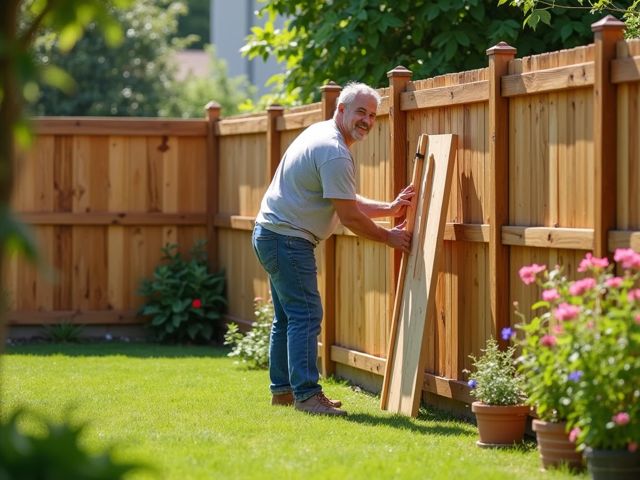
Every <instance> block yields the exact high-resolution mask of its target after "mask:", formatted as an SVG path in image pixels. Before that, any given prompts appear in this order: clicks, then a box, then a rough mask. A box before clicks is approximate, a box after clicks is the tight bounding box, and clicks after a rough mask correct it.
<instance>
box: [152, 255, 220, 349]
mask: <svg viewBox="0 0 640 480" xmlns="http://www.w3.org/2000/svg"><path fill="white" fill-rule="evenodd" d="M162 252H163V254H164V255H163V257H162V260H163V262H164V263H163V264H162V265H159V266H158V267H156V269H155V271H154V272H153V278H152V279H145V280H143V281H142V286H141V287H140V294H141V295H143V296H144V297H146V302H145V304H144V305H143V306H142V307H141V308H140V314H141V315H147V316H149V317H150V318H151V323H150V327H151V329H152V331H153V332H154V334H155V337H156V339H157V340H160V341H165V340H172V341H178V342H183V341H210V340H212V339H214V338H215V337H216V335H219V333H218V331H219V330H220V327H219V322H220V318H221V317H222V312H223V309H224V307H225V305H226V303H227V302H226V300H225V298H224V296H223V294H224V273H223V272H219V273H210V272H209V268H208V266H207V261H206V252H205V249H204V243H203V242H198V243H196V244H195V245H194V247H193V248H192V249H191V251H190V257H191V258H190V260H186V259H184V258H182V256H181V255H180V253H179V252H178V246H177V245H175V244H173V245H169V244H167V245H166V246H165V247H164V248H163V249H162Z"/></svg>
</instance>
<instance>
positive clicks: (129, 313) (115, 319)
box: [6, 309, 144, 325]
mask: <svg viewBox="0 0 640 480" xmlns="http://www.w3.org/2000/svg"><path fill="white" fill-rule="evenodd" d="M6 319H7V321H8V322H9V325H57V324H60V323H73V324H76V325H83V324H86V325H130V324H141V323H144V319H142V318H141V317H138V316H136V310H87V309H77V310H58V311H55V312H43V311H38V310H36V311H20V312H8V313H7V314H6Z"/></svg>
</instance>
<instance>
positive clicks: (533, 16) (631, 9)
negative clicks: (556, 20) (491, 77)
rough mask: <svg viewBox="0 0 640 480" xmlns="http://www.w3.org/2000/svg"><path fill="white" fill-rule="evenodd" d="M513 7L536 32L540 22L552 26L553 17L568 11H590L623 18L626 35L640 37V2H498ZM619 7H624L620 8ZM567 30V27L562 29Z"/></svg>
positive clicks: (540, 0) (538, 0)
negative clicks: (522, 14) (521, 13)
mask: <svg viewBox="0 0 640 480" xmlns="http://www.w3.org/2000/svg"><path fill="white" fill-rule="evenodd" d="M505 4H508V5H511V6H514V7H518V8H520V9H522V12H523V13H524V22H523V23H524V25H525V26H528V27H531V28H532V29H533V30H535V29H536V28H537V27H538V25H539V24H540V22H542V23H545V24H547V25H551V15H552V14H554V15H557V14H558V13H560V12H565V11H566V10H567V9H578V10H582V11H588V12H590V13H592V14H596V13H597V14H606V13H609V14H613V15H615V16H616V17H622V19H623V20H624V22H625V23H626V25H627V30H626V32H625V35H626V37H627V38H633V37H637V36H638V35H640V28H639V27H640V0H631V1H626V2H625V1H621V2H616V3H614V2H613V1H611V0H573V1H571V0H564V1H562V2H556V1H553V0H551V1H549V0H498V5H505ZM618 5H624V7H620V6H618ZM562 28H566V27H564V26H563V27H562Z"/></svg>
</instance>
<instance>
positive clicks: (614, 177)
mask: <svg viewBox="0 0 640 480" xmlns="http://www.w3.org/2000/svg"><path fill="white" fill-rule="evenodd" d="M487 53H488V65H489V66H488V67H487V68H482V69H478V70H472V71H468V72H461V73H455V74H448V75H443V76H439V77H434V78H430V79H422V80H412V75H411V72H410V71H409V70H407V69H406V68H404V67H396V68H395V69H393V70H391V71H390V72H389V74H388V76H389V86H388V87H386V88H381V89H379V93H380V95H381V97H382V103H381V105H380V108H379V110H378V120H377V123H376V125H375V126H374V128H373V129H372V131H371V132H370V134H369V136H368V137H367V138H366V139H365V140H364V141H362V142H359V143H358V144H356V145H355V146H354V149H353V156H354V159H355V163H356V166H357V167H356V168H357V179H358V190H359V193H361V194H362V195H364V196H367V197H371V198H377V199H382V200H391V199H392V198H393V197H394V196H395V195H396V194H397V193H398V192H399V191H400V189H401V188H402V187H404V186H405V185H406V184H407V183H408V182H409V181H410V179H411V174H412V169H413V165H412V164H411V163H410V162H409V161H407V159H408V158H409V157H410V153H411V152H413V151H415V147H416V142H417V139H418V137H419V135H420V134H422V133H427V134H440V133H455V134H457V135H458V138H459V145H458V151H457V163H456V166H455V172H454V181H453V186H452V189H451V195H450V198H449V203H448V209H447V215H446V217H447V218H446V222H447V223H446V227H445V232H444V239H445V243H444V247H443V251H442V252H441V255H440V259H441V265H440V269H439V271H440V273H439V275H438V287H437V292H436V314H435V317H434V318H433V319H430V321H429V322H428V331H427V337H426V344H425V348H426V350H427V352H428V354H427V357H428V359H427V368H426V371H425V377H424V383H423V391H424V393H425V394H434V395H438V396H442V397H447V398H452V399H455V400H459V401H463V402H467V403H469V402H471V400H472V398H471V397H470V395H469V391H468V388H467V386H466V383H465V382H464V373H463V370H464V369H467V368H470V367H471V364H470V360H469V355H470V354H476V355H477V354H478V353H479V352H480V349H481V348H483V347H484V344H485V341H486V339H487V338H489V337H491V336H493V337H496V336H497V333H498V332H499V331H500V329H501V328H502V327H504V326H507V325H511V324H513V323H514V322H516V321H517V319H516V318H515V316H514V314H513V313H512V311H511V308H512V307H511V305H512V303H513V302H514V301H517V302H519V304H521V305H530V304H532V303H533V302H534V301H535V300H536V298H537V296H538V295H539V292H537V291H535V289H534V288H529V287H525V286H524V285H522V283H521V282H520V279H519V277H518V270H519V268H520V267H521V266H522V265H525V264H530V263H533V262H535V263H539V264H541V263H543V264H547V265H556V264H560V265H564V266H565V268H566V271H567V273H570V272H572V271H575V267H576V266H577V265H578V264H579V262H580V259H581V258H582V257H583V256H584V254H585V253H586V252H587V251H590V252H593V253H594V254H595V255H607V254H609V255H610V254H611V253H612V252H613V251H614V250H615V249H616V248H628V247H631V248H634V249H636V250H639V251H640V200H639V198H638V196H637V193H636V190H637V183H638V178H640V148H638V146H637V132H638V131H639V126H640V109H639V108H638V104H639V103H640V74H639V73H638V72H640V41H638V40H627V41H625V40H623V39H622V27H621V25H620V24H619V23H616V22H610V21H606V22H600V23H599V24H595V25H594V43H593V44H590V45H587V46H584V47H578V48H575V49H571V50H562V51H559V52H551V53H547V54H542V55H534V56H530V57H525V58H519V59H517V58H515V53H516V52H515V51H514V49H512V48H511V47H509V46H508V45H505V44H499V45H497V46H495V47H493V48H491V49H489V50H488V52H487ZM339 92H340V87H339V86H337V85H334V84H329V85H326V86H324V87H322V101H321V102H318V103H315V104H311V105H305V106H302V107H296V108H292V109H285V108H283V107H280V106H277V105H274V106H272V107H270V108H269V109H268V110H267V111H266V112H262V113H259V114H254V115H245V116H237V117H231V118H221V117H220V108H219V106H217V105H215V104H210V105H209V106H208V109H207V116H206V118H205V119H202V120H164V119H154V120H146V119H118V118H109V119H89V118H87V119H85V118H82V119H75V118H74V119H69V118H39V119H35V121H34V125H35V130H36V132H37V133H38V139H37V142H36V146H35V148H34V149H33V150H32V151H31V152H29V153H28V154H27V156H26V158H24V159H22V160H21V161H20V162H19V164H20V169H21V170H22V171H21V172H20V173H21V174H20V177H19V180H18V184H17V188H16V192H15V195H14V200H13V207H14V209H15V210H16V211H18V212H19V213H20V215H21V217H22V219H23V220H24V221H25V222H26V223H28V224H30V225H32V227H33V228H34V230H35V233H36V235H37V238H38V241H39V244H40V249H41V251H42V253H43V257H44V258H45V261H46V262H47V264H48V265H49V266H50V268H49V269H48V271H47V272H43V271H38V270H36V269H35V267H32V266H30V265H28V264H27V263H25V262H24V261H23V260H20V259H12V260H10V261H9V262H8V265H7V268H6V271H4V272H2V273H3V285H5V288H6V290H7V291H8V294H9V305H10V313H9V321H10V322H11V323H12V324H13V325H39V324H55V323H61V322H63V321H71V322H74V323H82V324H96V325H98V324H112V325H118V324H136V323H140V322H141V321H142V319H140V318H139V317H137V316H136V311H137V309H138V307H139V306H140V304H141V302H142V299H141V298H140V297H139V296H137V294H136V293H135V292H136V290H137V287H138V285H139V282H140V280H141V279H142V278H144V277H147V276H149V275H150V274H151V272H152V271H153V268H154V267H155V266H156V265H157V264H158V262H159V261H160V258H161V254H160V248H161V247H162V246H163V245H165V244H166V243H178V244H179V245H180V247H181V249H183V250H185V251H186V250H187V249H188V248H189V247H190V246H191V245H192V244H193V243H194V242H195V241H196V240H198V239H207V240H208V245H209V247H208V248H209V253H210V262H211V266H212V268H215V269H220V268H223V269H224V271H225V273H226V281H227V295H228V300H229V305H228V311H227V314H226V318H227V320H228V321H235V322H238V323H241V324H243V325H244V326H246V327H249V326H250V324H251V322H252V321H253V299H254V297H256V296H260V297H263V298H267V297H268V292H269V289H268V285H267V279H266V277H265V274H264V272H263V271H262V269H261V267H260V266H259V264H258V262H257V260H256V259H255V257H254V255H253V251H252V248H251V244H250V236H251V230H252V229H253V225H254V222H255V217H256V215H257V212H258V209H259V205H260V200H261V198H262V195H263V194H264V192H265V190H266V188H267V187H268V185H269V182H270V180H271V178H272V176H273V174H274V172H275V169H276V168H277V166H278V163H279V161H280V158H281V157H282V155H283V153H284V152H285V150H286V148H287V147H288V145H289V144H290V143H291V142H292V141H293V139H294V138H295V137H296V136H297V135H298V134H299V133H300V132H301V131H302V130H303V129H304V128H306V127H307V126H309V125H311V124H312V123H315V122H318V121H321V120H324V119H328V118H331V116H332V114H333V109H334V107H335V101H336V98H337V96H338V94H339ZM378 223H379V224H380V225H382V226H384V227H387V228H389V227H391V226H392V219H380V220H379V222H378ZM316 257H317V264H318V277H319V288H320V292H321V295H322V298H323V306H324V311H325V318H324V320H323V326H322V333H321V336H320V338H319V345H320V349H319V350H320V362H321V365H322V370H323V373H324V374H326V375H329V374H333V373H336V374H339V375H341V376H344V377H347V378H350V379H353V380H354V381H359V382H364V383H367V382H368V384H372V385H373V386H374V387H375V386H376V385H378V386H379V385H381V375H382V372H384V366H385V362H386V360H385V356H386V352H387V348H388V334H389V329H390V323H389V322H390V318H391V313H392V308H393V296H394V293H395V282H396V280H397V272H398V268H399V262H400V256H399V255H398V254H397V253H394V252H392V251H390V250H389V249H388V248H386V247H385V246H383V245H381V244H377V243H375V242H372V241H369V240H366V239H362V238H359V237H357V236H355V235H354V234H353V233H352V232H350V231H349V230H348V229H346V228H344V227H339V228H338V230H337V231H336V232H335V234H334V235H333V236H332V237H330V238H329V239H328V240H327V241H324V242H321V244H320V245H319V246H318V248H317V250H316Z"/></svg>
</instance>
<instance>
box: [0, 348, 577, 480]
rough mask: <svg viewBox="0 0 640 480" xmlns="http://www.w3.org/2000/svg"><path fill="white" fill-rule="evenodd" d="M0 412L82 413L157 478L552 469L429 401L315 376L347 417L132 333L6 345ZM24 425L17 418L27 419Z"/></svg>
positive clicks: (260, 374) (98, 443)
mask: <svg viewBox="0 0 640 480" xmlns="http://www.w3.org/2000/svg"><path fill="white" fill-rule="evenodd" d="M1 362H2V363H1V365H0V367H1V369H2V371H1V375H2V376H1V381H2V383H1V388H2V391H1V401H2V412H1V414H2V416H3V417H6V416H7V415H8V413H9V412H10V411H12V410H13V409H15V408H16V407H18V406H19V405H26V406H29V407H31V408H32V409H34V410H36V411H38V412H41V413H45V414H46V415H48V416H49V417H50V418H53V419H57V420H60V419H62V418H63V414H62V412H63V411H64V410H65V409H66V408H67V407H68V406H70V405H73V406H75V410H74V414H73V418H74V419H76V420H87V421H89V427H88V428H87V430H86V432H85V437H84V438H83V441H84V442H86V445H87V446H88V448H90V449H92V450H101V449H103V448H105V447H107V446H109V445H113V444H115V445H116V450H115V453H116V456H117V458H118V459H121V460H142V461H144V462H148V463H150V464H152V465H154V466H155V467H156V468H157V471H158V472H159V474H155V475H154V474H151V473H150V472H138V473H136V474H134V475H132V478H166V479H191V478H194V479H199V478H201V479H211V478H216V479H217V478H220V479H245V478H251V479H263V478H277V479H289V478H292V479H293V478H300V479H305V480H306V479H336V480H337V479H366V480H372V479H392V478H398V479H412V478H415V479H460V480H462V479H465V480H466V479H482V480H487V479H510V480H511V479H536V478H539V479H562V478H574V479H575V478H586V475H584V474H583V475H582V476H580V475H572V474H570V473H567V472H559V471H553V472H541V471H540V462H539V459H538V454H537V452H536V450H535V445H534V444H532V443H528V444H526V445H525V446H524V447H521V448H519V449H509V450H484V449H480V448H478V447H476V445H475V441H476V429H475V426H474V425H472V424H470V423H466V422H463V421H459V420H456V419H454V418H451V417H448V416H447V415H444V414H442V413H439V412H435V411H432V410H430V409H426V410H423V411H422V413H421V415H420V416H419V418H418V419H408V418H404V417H400V416H395V415H390V414H387V413H386V412H382V411H380V410H379V408H378V405H379V399H378V398H377V397H375V396H371V395H368V394H364V393H360V392H358V391H357V390H358V389H355V390H354V389H352V388H351V387H349V386H348V385H346V384H343V383H339V382H331V381H329V382H325V385H324V387H325V390H326V391H327V393H328V395H329V396H330V397H332V398H338V399H340V400H342V401H343V403H344V405H345V409H347V410H348V411H349V416H347V417H346V418H327V417H314V416H310V415H307V414H303V413H300V412H297V411H295V410H294V409H293V408H287V407H272V406H271V405H270V404H269V400H270V395H269V391H268V376H267V373H266V372H264V371H252V370H247V369H245V368H243V367H241V366H239V365H236V364H235V363H234V361H233V360H232V359H229V358H227V357H226V350H224V349H216V348H210V347H209V348H205V347H171V346H156V345H141V344H119V343H111V344H86V345H30V346H18V347H15V346H14V347H10V348H9V349H8V351H7V352H5V354H4V355H3V357H2V359H1ZM28 427H29V426H28V425H27V428H28Z"/></svg>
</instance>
